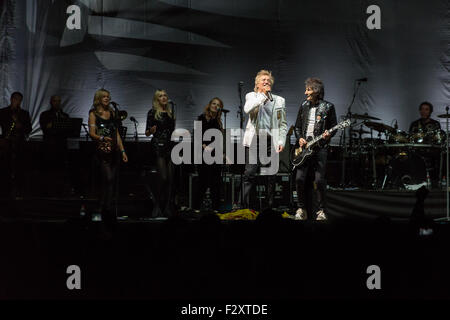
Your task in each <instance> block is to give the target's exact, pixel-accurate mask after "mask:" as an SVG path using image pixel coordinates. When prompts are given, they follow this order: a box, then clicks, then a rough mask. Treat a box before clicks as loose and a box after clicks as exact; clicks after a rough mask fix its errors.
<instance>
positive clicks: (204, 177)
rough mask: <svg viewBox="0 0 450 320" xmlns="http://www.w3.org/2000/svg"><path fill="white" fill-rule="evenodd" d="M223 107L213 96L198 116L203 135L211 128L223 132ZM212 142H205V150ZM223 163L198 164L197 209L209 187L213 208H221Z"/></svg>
mask: <svg viewBox="0 0 450 320" xmlns="http://www.w3.org/2000/svg"><path fill="white" fill-rule="evenodd" d="M222 109H223V102H222V100H220V99H219V98H217V97H216V98H213V99H211V101H210V102H209V103H208V105H207V106H206V107H205V110H204V111H203V113H202V114H201V115H199V116H198V119H197V120H198V121H201V122H202V137H203V135H204V134H205V132H206V131H207V130H209V129H217V130H220V131H222V133H223V125H222V119H221V117H222ZM213 141H214V139H213V140H212V141H211V142H203V144H202V148H203V150H206V151H209V150H210V147H209V144H211V143H213ZM214 152H215V151H214V150H212V154H211V155H212V156H213V157H214ZM221 168H222V167H221V165H220V164H216V163H214V164H206V163H202V164H201V165H199V166H198V175H199V182H200V183H199V184H200V188H199V190H198V196H197V198H196V200H195V203H194V208H195V209H200V207H201V203H202V200H203V198H204V196H205V192H206V189H207V188H208V187H209V191H210V196H211V209H212V210H214V211H217V210H218V208H219V200H220V185H221V173H222V172H221Z"/></svg>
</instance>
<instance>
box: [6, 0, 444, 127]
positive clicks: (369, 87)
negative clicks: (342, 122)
mask: <svg viewBox="0 0 450 320" xmlns="http://www.w3.org/2000/svg"><path fill="white" fill-rule="evenodd" d="M373 4H375V5H377V6H378V7H379V8H380V10H381V12H380V16H381V25H380V27H381V29H373V30H370V29H369V28H368V27H367V23H366V22H367V19H369V17H370V16H371V14H370V13H367V12H366V11H367V8H368V7H369V6H370V5H373ZM71 5H76V6H77V7H75V11H72V8H69V7H70V6H71ZM68 8H69V9H70V10H68ZM77 8H79V9H80V14H79V18H80V19H79V23H80V29H73V30H71V29H69V28H68V26H67V23H68V22H69V26H76V25H77V22H78V21H77V16H78V15H77V14H76V9H77ZM0 9H1V16H0V46H1V48H0V68H1V74H0V88H1V94H0V99H1V101H0V102H1V105H2V106H7V105H8V102H9V95H10V94H11V93H12V92H13V91H16V90H18V91H22V92H23V93H24V103H23V107H24V108H25V109H27V110H29V111H30V114H31V116H32V120H33V133H32V134H33V135H38V134H40V128H39V124H38V120H39V115H40V113H41V112H42V111H44V110H45V109H47V108H48V107H49V98H50V96H51V95H53V94H59V95H61V96H62V99H63V107H64V109H65V111H66V112H68V113H69V114H70V115H71V116H73V117H83V118H84V119H85V122H86V121H87V116H88V110H89V109H90V108H91V106H92V100H93V96H94V92H95V91H96V90H97V89H99V88H106V89H108V90H109V91H110V92H111V94H112V99H113V100H114V101H116V102H117V103H119V104H120V107H121V108H123V109H126V110H127V111H128V113H129V116H134V117H135V118H136V119H137V120H138V121H139V126H138V130H139V133H140V134H142V133H143V132H144V128H145V119H146V114H147V111H148V110H149V108H150V107H151V101H152V97H153V93H154V92H155V90H156V89H157V88H163V89H165V90H167V92H168V94H169V96H170V98H171V99H172V100H173V101H174V102H175V103H176V108H177V110H176V113H177V120H178V121H177V127H184V128H188V129H191V128H192V127H193V123H192V121H193V119H194V118H196V117H197V116H198V115H199V114H200V113H201V112H202V110H203V108H204V106H205V105H206V104H207V103H208V101H209V100H210V99H211V98H212V97H216V96H217V97H220V98H221V99H223V101H224V103H225V107H226V109H229V110H230V111H231V112H230V113H229V114H228V117H227V127H228V128H238V127H239V120H238V118H237V110H238V106H239V96H238V83H239V81H243V82H244V86H243V89H244V90H243V91H244V95H245V93H246V92H249V91H252V90H253V85H254V76H255V74H256V72H257V71H258V70H260V69H269V70H272V72H273V74H274V76H275V86H274V89H273V91H274V93H276V94H278V95H281V96H283V97H285V98H286V107H287V114H288V123H289V125H291V124H293V123H294V121H295V117H296V114H297V110H298V106H299V104H300V102H301V101H302V99H303V97H304V80H305V78H307V77H310V76H315V77H320V78H321V79H322V80H323V81H324V83H325V99H326V100H329V101H331V102H333V103H334V104H335V106H336V109H337V114H338V116H342V115H344V114H345V113H346V111H347V108H348V106H349V104H350V101H351V99H352V95H353V92H354V88H355V79H359V78H367V79H368V80H367V82H364V83H362V84H361V86H360V89H359V91H358V94H357V96H356V99H355V103H354V105H353V107H352V111H353V112H358V113H364V112H368V113H369V114H371V115H374V116H376V117H379V118H381V119H382V121H383V122H385V123H386V124H393V123H394V119H397V120H398V125H399V127H400V129H405V130H406V129H407V128H408V126H409V123H410V122H411V121H413V120H414V119H416V118H418V111H417V108H418V105H419V103H420V102H421V101H423V100H429V101H430V102H432V103H433V104H434V106H435V113H434V115H437V114H440V113H443V112H445V106H446V105H448V104H449V100H450V99H449V98H450V77H449V66H450V1H448V0H433V1H429V0H421V1H406V0H404V1H389V0H377V1H366V0H358V1H357V0H342V1H335V0H318V1H298V0H290V1H289V0H227V1H212V0H162V1H156V0H148V1H145V0H127V1H119V0H104V1H102V0H78V1H74V0H72V1H69V0H58V1H56V0H37V1H25V0H2V1H1V4H0ZM67 11H69V13H67ZM124 124H125V125H126V126H127V127H128V128H129V130H128V132H129V134H133V130H134V129H133V125H132V123H131V122H130V121H129V119H127V120H126V121H125V123H124Z"/></svg>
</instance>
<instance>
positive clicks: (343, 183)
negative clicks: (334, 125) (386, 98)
mask: <svg viewBox="0 0 450 320" xmlns="http://www.w3.org/2000/svg"><path fill="white" fill-rule="evenodd" d="M366 80H367V79H366ZM355 82H356V85H355V86H354V87H355V89H354V90H353V97H352V102H350V105H349V106H348V108H347V115H346V118H347V119H350V121H351V120H352V105H353V103H354V102H355V98H356V94H357V92H358V90H359V87H360V86H361V82H362V81H361V80H356V81H355ZM349 130H351V129H349ZM346 131H347V130H346V129H344V130H342V136H343V143H344V151H343V152H342V176H341V186H342V187H343V188H344V189H345V186H346V183H345V158H346V157H347V153H348V152H347V142H346V140H345V132H346ZM349 132H350V137H349V141H348V142H349V148H350V150H351V149H352V134H351V131H349Z"/></svg>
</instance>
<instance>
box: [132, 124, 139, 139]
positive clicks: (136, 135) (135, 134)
mask: <svg viewBox="0 0 450 320" xmlns="http://www.w3.org/2000/svg"><path fill="white" fill-rule="evenodd" d="M133 123H134V141H136V142H138V140H139V137H138V132H137V121H133Z"/></svg>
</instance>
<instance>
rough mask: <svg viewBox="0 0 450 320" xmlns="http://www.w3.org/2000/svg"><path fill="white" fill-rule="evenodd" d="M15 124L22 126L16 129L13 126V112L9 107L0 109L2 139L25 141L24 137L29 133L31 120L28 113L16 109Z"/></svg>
mask: <svg viewBox="0 0 450 320" xmlns="http://www.w3.org/2000/svg"><path fill="white" fill-rule="evenodd" d="M14 112H15V114H16V117H17V122H19V123H20V124H21V125H22V126H21V127H20V128H18V127H17V126H16V125H13V123H14V121H13V110H12V108H11V106H9V107H6V108H3V109H0V127H1V128H2V136H1V137H2V138H11V139H12V140H25V137H26V135H29V134H30V132H31V129H32V128H31V118H30V114H29V113H28V111H26V110H23V109H17V110H15V111H14Z"/></svg>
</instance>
